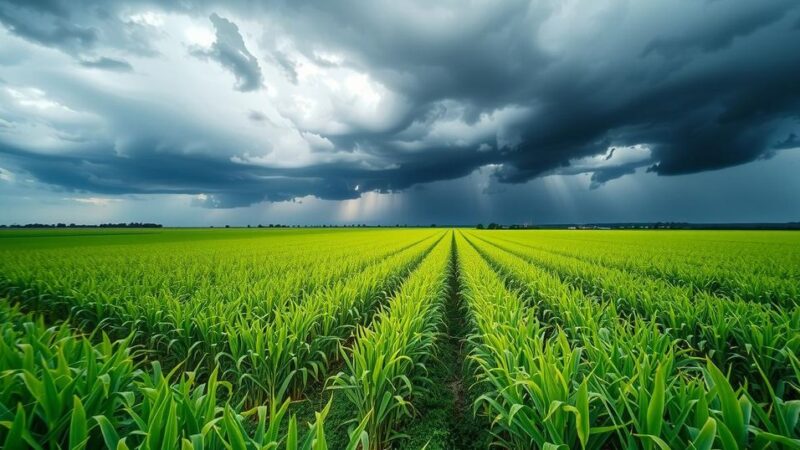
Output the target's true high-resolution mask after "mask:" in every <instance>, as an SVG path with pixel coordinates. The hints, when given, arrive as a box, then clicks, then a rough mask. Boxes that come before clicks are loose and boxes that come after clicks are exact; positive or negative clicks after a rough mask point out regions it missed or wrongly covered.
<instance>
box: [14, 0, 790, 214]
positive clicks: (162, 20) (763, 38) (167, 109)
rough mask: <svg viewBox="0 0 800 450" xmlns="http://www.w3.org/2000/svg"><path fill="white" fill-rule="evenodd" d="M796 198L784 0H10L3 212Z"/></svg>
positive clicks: (778, 209) (617, 209)
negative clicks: (755, 0)
mask: <svg viewBox="0 0 800 450" xmlns="http://www.w3.org/2000/svg"><path fill="white" fill-rule="evenodd" d="M798 220H800V2H797V1H796V0H768V1H759V2H754V1H750V0H691V1H690V0H650V1H646V2H645V1H639V0H593V1H574V0H560V1H556V0H547V1H536V0H531V1H519V0H508V1H504V2H496V1H489V0H485V1H484V0H476V1H471V0H441V1H434V2H432V1H423V0H420V1H416V0H409V1H403V2H398V1H384V0H373V1H347V0H343V1H336V2H331V1H310V0H296V1H274V2H273V1H263V2H254V1H235V0H234V1H224V2H223V1H211V0H208V1H202V0H182V1H177V2H176V1H161V2H159V1H138V0H127V1H113V0H103V1H101V0H84V1H74V0H63V1H62V0H38V1H29V0H0V224H2V223H4V224H11V223H30V222H45V223H53V222H75V223H100V222H120V221H126V222H128V221H137V222H138V221H145V222H158V223H163V224H165V225H172V226H208V225H216V226H218V225H224V224H230V225H246V224H252V225H255V224H259V223H263V224H267V223H283V224H293V225H294V224H323V223H326V224H349V223H367V224H381V225H394V224H429V223H437V224H471V223H478V222H483V223H487V222H492V221H493V222H500V223H530V224H536V223H540V224H542V223H589V222H637V221H642V222H650V221H688V222H784V221H798Z"/></svg>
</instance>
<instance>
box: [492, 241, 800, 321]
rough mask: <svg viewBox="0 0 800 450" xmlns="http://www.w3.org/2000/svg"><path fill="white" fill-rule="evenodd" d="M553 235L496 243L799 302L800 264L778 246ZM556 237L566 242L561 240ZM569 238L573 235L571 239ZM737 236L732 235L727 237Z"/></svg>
mask: <svg viewBox="0 0 800 450" xmlns="http://www.w3.org/2000/svg"><path fill="white" fill-rule="evenodd" d="M549 233H550V234H548V235H547V237H548V239H541V238H540V239H531V238H530V237H529V236H525V235H520V233H512V232H500V233H494V234H493V239H495V240H496V241H507V242H510V243H513V244H519V245H524V246H526V247H531V248H532V249H535V250H538V251H542V252H550V253H554V254H556V255H561V256H567V257H573V258H577V259H579V260H582V261H585V262H588V263H591V264H597V265H603V266H606V267H614V268H617V269H622V270H624V271H628V272H634V273H638V274H641V275H645V276H648V277H654V278H659V279H662V280H665V281H667V282H669V283H672V284H675V285H683V286H687V287H689V288H691V289H692V290H694V291H698V292H709V293H712V294H716V295H722V296H726V297H729V298H732V299H743V300H747V301H755V302H760V303H774V304H778V305H784V306H790V305H793V304H794V302H795V301H797V300H798V299H799V298H800V273H798V270H797V267H798V266H799V265H800V260H798V258H797V256H796V255H793V254H792V253H791V252H790V251H787V249H786V248H785V245H783V246H781V245H779V244H778V243H760V244H756V243H750V242H749V241H739V240H734V241H733V243H730V242H727V241H725V242H717V241H705V240H692V241H691V246H689V245H684V246H681V245H680V242H681V241H680V240H678V238H680V237H681V235H680V234H679V235H674V234H666V235H664V237H663V238H662V239H660V241H662V242H665V243H667V244H669V245H668V246H664V245H663V244H662V245H660V246H659V245H653V241H654V239H652V238H650V237H649V236H648V240H647V241H641V240H640V239H639V238H637V236H636V234H635V233H634V234H627V235H626V234H622V235H621V236H620V234H619V233H617V234H615V235H607V234H606V235H602V234H601V235H600V236H607V239H608V240H606V241H597V240H588V239H576V238H575V237H574V236H575V235H574V232H573V234H572V235H564V233H563V232H556V231H554V232H549ZM623 233H624V232H623ZM551 235H552V236H551ZM558 236H564V238H562V239H558ZM567 236H573V237H572V238H571V239H567V238H566V237H567ZM583 236H586V234H584V235H583ZM591 236H595V235H594V234H592V235H591ZM724 236H727V235H724ZM736 236H737V235H736V234H733V235H732V236H731V237H729V239H735V237H736ZM587 237H588V236H587ZM790 237H791V236H790ZM746 244H748V245H749V247H748V246H746Z"/></svg>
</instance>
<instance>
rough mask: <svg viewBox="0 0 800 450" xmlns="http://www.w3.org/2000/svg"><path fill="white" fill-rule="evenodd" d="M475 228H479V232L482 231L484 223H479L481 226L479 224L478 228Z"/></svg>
mask: <svg viewBox="0 0 800 450" xmlns="http://www.w3.org/2000/svg"><path fill="white" fill-rule="evenodd" d="M475 228H477V229H479V230H482V229H483V224H482V223H479V224H478V226H477V227H475Z"/></svg>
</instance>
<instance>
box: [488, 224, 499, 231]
mask: <svg viewBox="0 0 800 450" xmlns="http://www.w3.org/2000/svg"><path fill="white" fill-rule="evenodd" d="M498 228H500V225H498V224H496V223H494V222H492V223H490V224H489V229H490V230H496V229H498Z"/></svg>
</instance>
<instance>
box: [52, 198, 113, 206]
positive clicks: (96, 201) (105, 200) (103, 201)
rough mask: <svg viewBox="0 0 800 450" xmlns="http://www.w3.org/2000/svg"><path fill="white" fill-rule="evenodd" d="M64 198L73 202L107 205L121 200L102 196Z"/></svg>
mask: <svg viewBox="0 0 800 450" xmlns="http://www.w3.org/2000/svg"><path fill="white" fill-rule="evenodd" d="M64 200H71V201H73V202H78V203H84V204H87V205H94V206H108V205H110V204H112V203H117V202H121V201H122V199H119V198H104V197H67V198H65V199H64Z"/></svg>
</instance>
